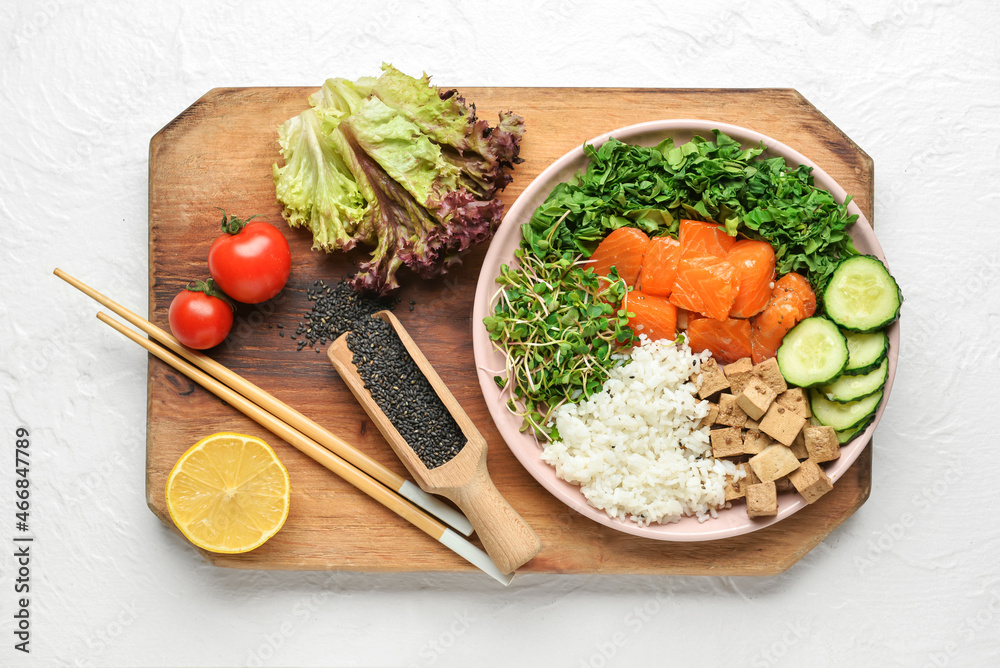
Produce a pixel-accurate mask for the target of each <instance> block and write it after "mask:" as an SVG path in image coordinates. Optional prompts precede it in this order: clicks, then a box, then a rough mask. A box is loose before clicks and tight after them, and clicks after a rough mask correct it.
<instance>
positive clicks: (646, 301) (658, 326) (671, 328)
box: [622, 290, 677, 341]
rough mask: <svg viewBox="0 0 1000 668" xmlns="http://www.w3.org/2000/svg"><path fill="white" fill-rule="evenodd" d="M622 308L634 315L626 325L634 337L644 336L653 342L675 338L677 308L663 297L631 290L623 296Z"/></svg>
mask: <svg viewBox="0 0 1000 668" xmlns="http://www.w3.org/2000/svg"><path fill="white" fill-rule="evenodd" d="M622 308H624V309H625V310H626V311H628V312H629V313H635V317H634V318H629V320H628V325H629V327H631V328H632V331H633V332H635V335H636V336H639V335H640V334H645V335H646V337H647V338H649V339H652V340H653V341H658V340H660V339H670V340H671V341H673V340H674V338H676V336H677V307H676V306H674V305H673V304H671V303H670V302H669V301H667V300H666V299H664V298H663V297H657V296H655V295H647V294H645V293H642V292H640V291H638V290H633V291H632V292H630V293H628V294H627V295H625V299H623V300H622Z"/></svg>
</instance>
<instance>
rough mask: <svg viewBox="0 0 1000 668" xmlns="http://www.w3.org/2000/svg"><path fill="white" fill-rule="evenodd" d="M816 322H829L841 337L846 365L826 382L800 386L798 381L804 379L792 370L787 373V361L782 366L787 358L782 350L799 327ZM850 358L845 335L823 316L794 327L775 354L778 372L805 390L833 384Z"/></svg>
mask: <svg viewBox="0 0 1000 668" xmlns="http://www.w3.org/2000/svg"><path fill="white" fill-rule="evenodd" d="M816 320H821V321H825V322H829V323H830V324H831V325H832V326H833V329H834V331H837V334H839V335H840V340H841V341H843V344H844V363H843V364H842V365H841V367H840V369H838V370H837V373H835V374H834V375H832V376H830V377H829V378H827V379H825V380H820V381H814V382H812V383H809V384H805V385H803V384H800V383H799V382H797V381H801V380H802V378H801V377H800V376H798V374H796V373H795V371H794V370H791V371H790V372H788V371H786V367H787V361H786V362H785V364H782V360H783V359H784V357H785V356H783V355H782V354H781V348H782V347H783V346H784V345H785V341H787V340H788V337H789V336H791V335H792V333H793V332H794V331H795V330H796V329H798V328H799V327H802V326H803V325H805V324H806V323H808V322H810V321H816ZM806 326H807V327H808V326H809V325H806ZM849 357H850V356H849V355H848V352H847V339H846V338H844V335H843V333H841V332H840V331H839V330H837V326H836V323H834V322H833V321H831V320H830V319H829V318H824V317H822V316H812V317H810V318H806V319H805V320H802V321H801V322H799V323H798V324H797V325H795V327H793V328H792V329H790V330H789V331H788V334H785V338H783V339H782V340H781V346H778V350H777V352H776V353H775V358H776V360H777V362H778V370H779V371H780V372H781V375H782V376H783V377H784V379H785V380H786V381H787V382H789V383H791V384H792V385H795V386H797V387H804V388H809V387H819V386H820V385H826V384H828V383H830V382H832V381H833V380H835V379H837V378H839V377H840V375H841V374H842V373H844V368H845V367H847V361H848V359H849Z"/></svg>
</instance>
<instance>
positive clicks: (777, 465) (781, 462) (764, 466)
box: [750, 443, 799, 482]
mask: <svg viewBox="0 0 1000 668" xmlns="http://www.w3.org/2000/svg"><path fill="white" fill-rule="evenodd" d="M750 468H751V469H753V472H754V474H755V475H756V476H757V477H758V478H760V480H761V482H773V481H775V480H777V479H778V478H781V477H783V476H786V475H788V474H789V473H791V472H792V471H794V470H795V469H797V468H799V460H798V459H796V458H795V455H793V454H792V451H791V450H789V449H788V448H786V447H785V446H783V445H781V444H778V443H775V444H774V445H769V446H768V447H766V448H764V449H763V450H761V451H760V453H758V454H756V455H754V456H753V457H751V458H750Z"/></svg>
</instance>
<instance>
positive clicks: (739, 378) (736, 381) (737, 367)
mask: <svg viewBox="0 0 1000 668" xmlns="http://www.w3.org/2000/svg"><path fill="white" fill-rule="evenodd" d="M722 371H723V373H725V374H726V379H727V380H728V381H729V387H730V388H732V392H733V394H739V393H740V392H741V391H742V390H743V386H744V385H746V384H747V381H748V380H750V377H751V376H753V362H751V361H750V358H749V357H744V358H743V359H738V360H736V361H735V362H733V363H732V364H727V365H726V366H724V367H722Z"/></svg>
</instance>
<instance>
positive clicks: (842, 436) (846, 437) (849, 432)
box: [837, 413, 875, 445]
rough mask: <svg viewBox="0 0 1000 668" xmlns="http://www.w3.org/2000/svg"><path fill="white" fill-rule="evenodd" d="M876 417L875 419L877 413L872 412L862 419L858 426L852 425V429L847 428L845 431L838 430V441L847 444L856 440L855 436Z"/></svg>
mask: <svg viewBox="0 0 1000 668" xmlns="http://www.w3.org/2000/svg"><path fill="white" fill-rule="evenodd" d="M874 419H875V413H872V414H871V415H869V416H868V417H866V418H865V419H864V420H862V421H861V424H859V425H858V426H857V427H851V428H850V429H846V430H844V431H838V432H837V442H838V443H840V444H841V445H847V444H848V443H850V442H851V441H853V440H854V437H855V436H857V435H858V434H860V433H861V432H863V431H864V430H865V428H866V427H867V426H868V425H870V424H871V423H872V420H874Z"/></svg>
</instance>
